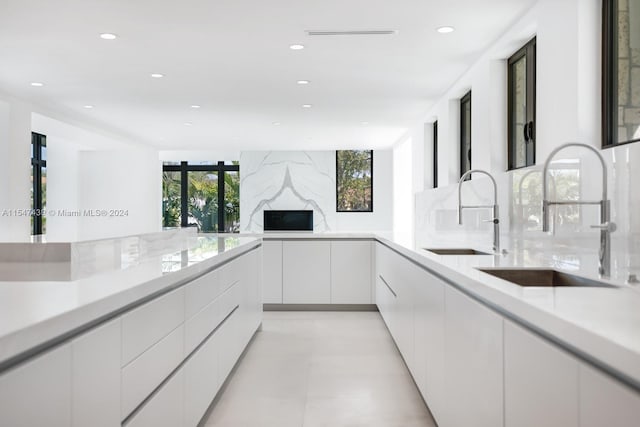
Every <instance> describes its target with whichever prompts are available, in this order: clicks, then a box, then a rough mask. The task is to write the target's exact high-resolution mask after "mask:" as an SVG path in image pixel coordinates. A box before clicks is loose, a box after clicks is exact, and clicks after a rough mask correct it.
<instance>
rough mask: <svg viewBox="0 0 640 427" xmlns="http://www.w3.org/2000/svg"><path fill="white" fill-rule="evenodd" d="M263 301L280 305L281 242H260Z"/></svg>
mask: <svg viewBox="0 0 640 427" xmlns="http://www.w3.org/2000/svg"><path fill="white" fill-rule="evenodd" d="M262 280H263V301H264V303H265V304H282V241H281V240H263V241H262Z"/></svg>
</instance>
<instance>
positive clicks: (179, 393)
mask: <svg viewBox="0 0 640 427" xmlns="http://www.w3.org/2000/svg"><path fill="white" fill-rule="evenodd" d="M183 422H184V373H183V372H182V370H180V371H178V372H176V374H175V375H174V376H173V377H171V378H170V379H169V380H168V381H167V382H166V383H165V384H163V385H162V387H161V388H160V389H159V390H158V391H157V392H156V393H155V394H154V395H153V396H152V397H151V398H150V399H149V400H148V401H147V402H145V404H144V405H143V406H142V407H141V408H140V410H139V411H138V412H136V413H135V414H134V415H133V416H132V417H131V418H130V419H129V420H128V421H127V422H126V423H125V424H123V426H124V427H152V426H153V427H182V426H183Z"/></svg>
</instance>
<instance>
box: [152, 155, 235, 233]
mask: <svg viewBox="0 0 640 427" xmlns="http://www.w3.org/2000/svg"><path fill="white" fill-rule="evenodd" d="M162 225H163V227H179V226H181V227H190V226H197V227H198V230H199V231H201V232H203V233H237V232H239V231H240V166H239V165H238V162H232V163H231V164H225V162H217V163H209V162H205V163H202V164H189V163H188V162H180V163H175V162H174V163H165V164H164V165H163V167H162Z"/></svg>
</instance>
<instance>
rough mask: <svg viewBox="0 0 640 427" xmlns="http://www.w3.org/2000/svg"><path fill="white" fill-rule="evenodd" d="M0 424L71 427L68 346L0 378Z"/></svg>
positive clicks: (18, 426)
mask: <svg viewBox="0 0 640 427" xmlns="http://www.w3.org/2000/svg"><path fill="white" fill-rule="evenodd" d="M0 425H2V426H7V427H9V426H10V427H39V426H47V427H67V426H70V425H71V345H70V344H65V345H63V346H61V347H58V348H56V349H55V350H51V351H49V352H47V353H45V354H43V355H42V356H38V357H36V358H34V359H32V360H30V361H28V362H26V363H24V364H23V365H19V366H17V367H15V368H13V369H11V370H10V371H8V372H6V373H3V374H2V375H0Z"/></svg>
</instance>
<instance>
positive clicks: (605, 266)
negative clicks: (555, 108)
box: [542, 142, 616, 277]
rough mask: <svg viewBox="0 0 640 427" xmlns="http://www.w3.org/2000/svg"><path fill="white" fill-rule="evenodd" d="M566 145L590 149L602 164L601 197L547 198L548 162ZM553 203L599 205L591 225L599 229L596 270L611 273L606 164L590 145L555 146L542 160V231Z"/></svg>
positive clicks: (614, 229) (614, 226)
mask: <svg viewBox="0 0 640 427" xmlns="http://www.w3.org/2000/svg"><path fill="white" fill-rule="evenodd" d="M568 147H582V148H586V149H588V150H591V151H592V152H593V153H594V154H595V155H596V156H598V159H599V160H600V164H601V165H602V199H601V200H599V201H587V200H575V201H573V200H571V201H559V200H553V201H551V200H549V195H548V188H547V176H548V170H549V164H550V163H551V160H552V159H553V157H554V156H555V155H556V154H558V152H559V151H561V150H564V149H565V148H568ZM553 205H556V206H557V205H564V206H569V205H600V224H598V225H592V226H591V228H597V229H600V250H599V252H598V261H599V265H598V272H599V273H600V275H601V276H603V277H609V276H610V275H611V233H613V232H614V231H616V225H615V224H614V223H613V222H611V219H610V216H611V212H610V206H609V200H608V199H607V165H606V163H605V162H604V158H603V157H602V155H601V154H600V153H599V152H598V150H596V149H595V148H594V147H592V146H591V145H587V144H581V143H579V142H570V143H567V144H563V145H561V146H559V147H557V148H556V149H555V150H553V151H552V152H551V154H549V157H547V160H546V161H545V162H544V168H543V170H542V231H545V232H546V231H549V206H553Z"/></svg>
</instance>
